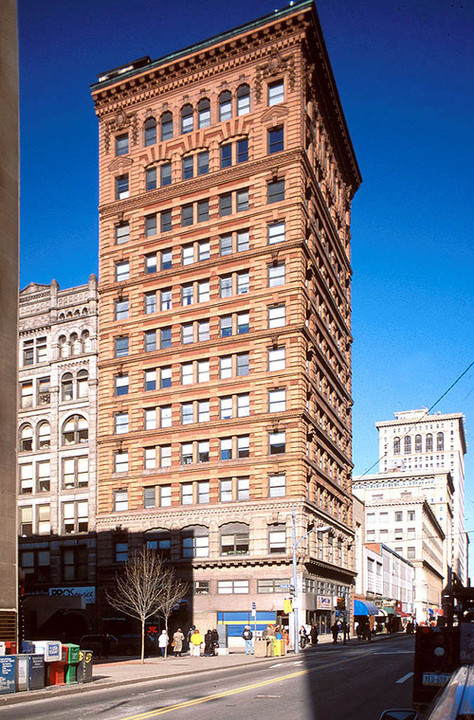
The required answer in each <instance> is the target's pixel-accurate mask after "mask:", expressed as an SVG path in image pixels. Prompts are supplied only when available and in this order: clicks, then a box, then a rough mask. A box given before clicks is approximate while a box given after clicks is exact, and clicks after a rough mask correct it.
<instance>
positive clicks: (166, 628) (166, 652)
mask: <svg viewBox="0 0 474 720" xmlns="http://www.w3.org/2000/svg"><path fill="white" fill-rule="evenodd" d="M165 630H166V636H167V637H168V644H169V635H168V618H165ZM167 657H168V645H167V646H166V647H165V660H166V658H167Z"/></svg>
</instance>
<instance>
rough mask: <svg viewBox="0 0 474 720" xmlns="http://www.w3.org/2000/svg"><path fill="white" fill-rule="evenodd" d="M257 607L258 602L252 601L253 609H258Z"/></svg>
mask: <svg viewBox="0 0 474 720" xmlns="http://www.w3.org/2000/svg"><path fill="white" fill-rule="evenodd" d="M256 609H257V603H254V602H253V603H252V610H256Z"/></svg>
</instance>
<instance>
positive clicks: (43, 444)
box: [37, 422, 51, 450]
mask: <svg viewBox="0 0 474 720" xmlns="http://www.w3.org/2000/svg"><path fill="white" fill-rule="evenodd" d="M37 437H38V450H44V449H45V448H49V447H51V428H50V426H49V423H47V422H42V423H40V424H39V425H38V428H37Z"/></svg>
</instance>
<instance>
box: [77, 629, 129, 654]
mask: <svg viewBox="0 0 474 720" xmlns="http://www.w3.org/2000/svg"><path fill="white" fill-rule="evenodd" d="M118 644H119V641H118V639H117V638H116V637H115V635H110V634H109V633H102V634H100V633H97V634H96V635H83V636H82V637H81V639H80V642H79V645H80V646H81V649H82V650H92V652H93V653H94V655H95V657H97V658H101V657H108V655H116V654H117V652H118V650H117V648H118Z"/></svg>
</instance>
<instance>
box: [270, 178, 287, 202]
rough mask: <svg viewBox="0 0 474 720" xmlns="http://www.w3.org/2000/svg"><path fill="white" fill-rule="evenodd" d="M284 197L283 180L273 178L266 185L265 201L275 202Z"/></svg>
mask: <svg viewBox="0 0 474 720" xmlns="http://www.w3.org/2000/svg"><path fill="white" fill-rule="evenodd" d="M284 199H285V181H284V180H275V181H274V182H269V183H268V185H267V203H269V204H270V203H276V202H280V200H284Z"/></svg>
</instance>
